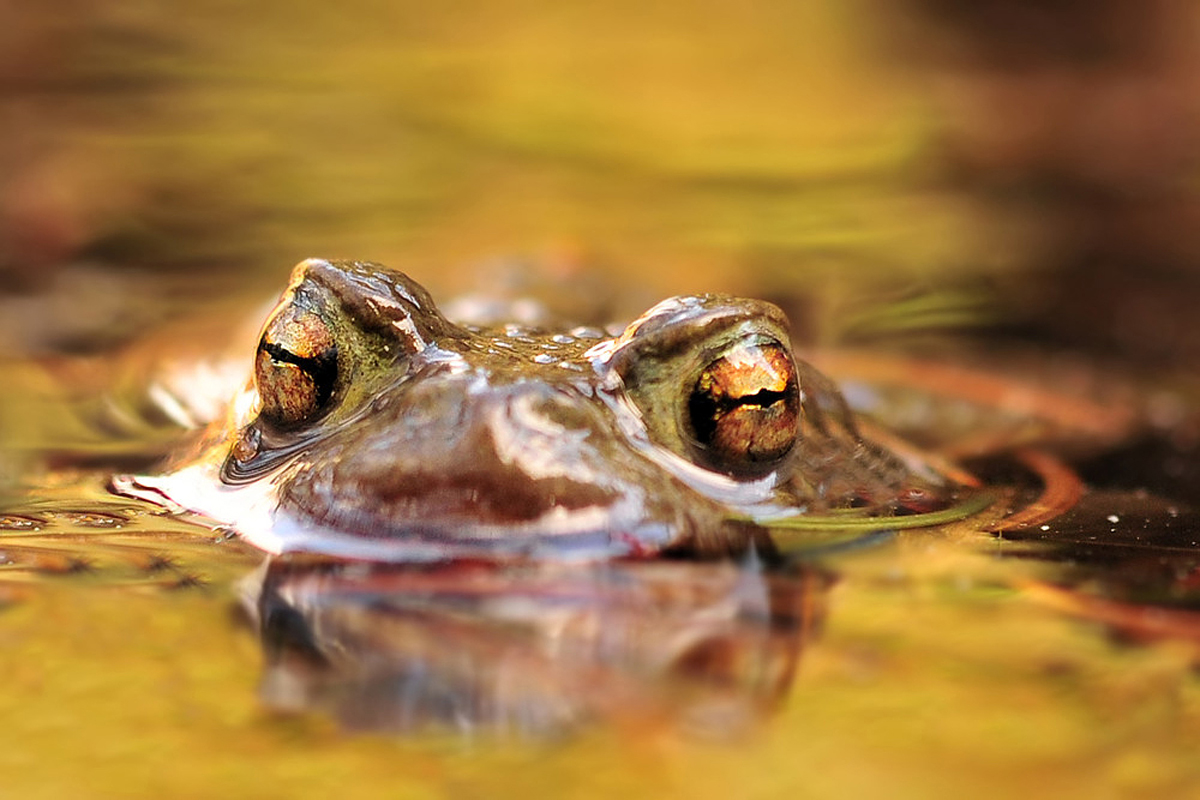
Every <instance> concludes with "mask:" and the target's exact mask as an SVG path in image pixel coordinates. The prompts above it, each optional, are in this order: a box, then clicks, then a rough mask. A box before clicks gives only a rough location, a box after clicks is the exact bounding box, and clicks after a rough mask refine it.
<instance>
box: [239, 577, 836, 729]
mask: <svg viewBox="0 0 1200 800" xmlns="http://www.w3.org/2000/svg"><path fill="white" fill-rule="evenodd" d="M829 585H830V580H829V578H828V577H827V576H826V575H825V574H823V573H819V572H816V571H812V570H796V569H792V570H786V571H779V570H776V571H770V572H767V571H764V570H762V569H760V568H759V565H758V564H757V563H756V561H755V559H754V558H753V557H751V558H750V559H749V560H748V561H747V562H745V563H741V564H738V563H734V562H731V561H727V560H723V561H716V562H707V563H697V562H689V561H669V560H663V561H615V562H591V563H588V564H570V563H565V562H563V561H561V560H551V561H543V562H540V563H526V564H523V565H519V566H513V565H511V564H509V565H505V564H500V563H497V562H495V561H492V562H482V561H471V562H450V563H444V564H437V565H373V566H372V567H370V568H369V569H364V567H363V565H361V564H347V562H344V561H343V562H331V561H326V562H324V563H318V564H313V563H309V564H304V563H297V562H296V561H295V560H292V559H290V558H289V557H284V558H283V559H275V560H273V561H271V562H269V563H268V564H267V565H265V566H264V568H263V570H262V571H260V573H258V574H257V575H255V576H252V580H248V581H247V583H246V586H245V590H246V591H245V594H246V597H245V605H246V607H247V610H248V611H249V612H250V615H251V616H252V618H253V619H254V620H255V621H256V623H257V625H258V627H259V629H260V631H261V635H262V639H263V646H264V650H265V653H266V667H265V673H264V677H263V680H262V684H261V689H260V692H261V694H262V696H263V699H264V701H265V702H266V703H267V705H268V706H269V707H272V708H274V709H277V710H281V711H286V712H313V711H316V712H323V713H326V714H329V715H331V716H333V717H335V718H336V719H338V720H339V721H340V722H341V723H342V724H343V725H344V726H346V727H348V728H351V729H372V730H387V731H393V732H420V731H426V730H429V729H435V730H436V729H439V728H440V729H443V730H446V729H449V730H454V731H457V732H459V733H475V732H486V733H489V734H493V735H516V736H534V737H551V736H556V735H561V734H565V733H570V732H572V731H574V730H576V729H577V728H579V727H580V726H583V725H586V724H588V723H594V722H600V721H615V720H624V721H626V722H640V723H647V724H656V725H665V726H668V727H671V728H673V729H676V730H678V731H680V732H683V733H688V734H691V735H702V736H718V737H728V736H731V735H736V734H737V733H739V732H744V731H746V730H748V729H751V728H752V727H753V726H754V724H755V723H756V721H758V720H759V718H760V717H761V716H762V715H763V714H767V713H769V712H770V711H771V710H773V709H774V708H775V707H776V705H777V704H778V701H779V700H780V699H781V698H782V697H783V695H784V693H785V692H786V691H787V689H788V688H789V687H790V684H791V681H792V678H793V675H794V673H795V670H796V665H797V661H798V659H799V657H800V653H801V650H802V646H803V644H804V642H805V641H806V640H807V638H808V637H809V636H810V635H811V634H812V633H813V632H814V631H815V629H816V628H817V627H818V626H819V623H820V621H821V618H822V616H823V608H824V594H825V590H826V589H827V588H828V586H829Z"/></svg>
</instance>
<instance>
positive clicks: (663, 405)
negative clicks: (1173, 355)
mask: <svg viewBox="0 0 1200 800" xmlns="http://www.w3.org/2000/svg"><path fill="white" fill-rule="evenodd" d="M763 442H765V443H766V444H762V443H763ZM919 483H920V482H919V481H918V480H917V479H916V478H914V477H913V476H912V475H911V474H910V473H909V471H908V470H906V469H905V467H904V466H903V465H902V464H901V463H900V462H899V461H898V460H897V459H896V458H894V457H892V456H891V455H890V454H888V453H887V452H885V451H883V450H882V449H881V448H878V447H875V446H873V445H871V444H870V443H869V442H866V441H864V440H863V439H862V438H861V437H859V436H858V435H857V433H856V431H855V430H854V426H853V422H852V420H851V419H850V417H849V414H848V412H846V411H845V407H844V403H842V401H841V398H840V395H838V394H837V391H836V389H834V388H833V387H832V385H831V384H830V383H829V381H827V380H826V379H824V378H823V377H822V376H820V375H819V374H818V373H816V371H815V370H813V369H812V368H811V367H809V366H808V365H807V364H805V363H803V362H802V361H799V360H797V359H795V357H794V356H793V355H792V350H791V345H790V342H789V340H788V334H787V325H786V320H785V319H784V317H783V315H782V313H781V312H780V311H779V309H778V308H776V307H775V306H772V305H770V304H768V303H764V302H761V301H755V300H745V299H738V298H731V297H726V296H719V295H705V296H699V297H677V298H672V299H670V300H667V301H664V302H662V303H660V304H658V305H657V306H655V307H654V308H652V309H651V310H649V311H648V312H646V314H644V315H643V316H642V317H640V318H639V319H637V320H635V321H634V322H633V323H631V324H630V325H629V326H628V327H627V328H625V330H624V331H623V332H621V333H620V335H618V336H616V337H615V338H613V337H609V336H608V335H607V334H606V333H605V332H603V331H600V330H598V329H593V328H575V329H572V330H570V331H560V332H547V331H541V330H534V329H528V328H523V327H520V326H517V325H511V324H510V325H499V326H495V327H490V328H481V327H474V326H464V325H458V324H455V323H453V322H451V321H449V320H447V319H446V318H445V317H444V316H443V315H442V314H441V313H440V312H439V311H438V309H437V308H436V306H435V305H434V303H433V301H432V300H431V298H430V297H429V295H428V293H427V292H426V291H425V290H424V289H423V288H421V287H420V286H419V285H417V284H416V283H415V282H414V281H412V280H411V279H410V278H408V277H407V276H405V275H403V274H402V273H399V272H396V271H392V270H389V269H387V268H385V267H382V266H379V265H376V264H369V263H361V262H329V261H321V260H315V259H314V260H309V261H305V262H302V263H301V264H300V265H298V266H297V267H296V269H295V270H294V272H293V275H292V281H291V284H290V286H289V287H288V289H287V291H286V292H285V293H284V295H283V297H282V298H281V300H280V302H279V305H278V306H277V307H276V310H275V311H274V312H272V315H271V316H270V317H269V318H268V321H267V323H266V325H265V327H264V332H263V338H262V341H261V343H260V346H259V352H258V355H257V360H256V380H255V382H254V383H253V384H252V385H251V386H250V387H249V388H247V390H246V391H245V393H244V394H243V395H242V396H241V397H239V398H235V400H234V402H233V403H232V404H231V412H230V418H229V419H228V420H227V421H226V422H225V423H224V424H223V425H222V426H220V427H219V429H214V430H213V431H210V432H209V435H208V436H207V438H206V439H205V446H204V449H203V452H202V453H201V454H200V456H199V457H197V458H195V459H194V460H193V461H191V462H190V463H187V464H185V465H184V466H182V467H181V468H180V469H178V470H176V471H174V472H171V473H169V474H167V475H164V476H159V477H141V478H136V479H130V480H128V481H126V482H125V483H124V491H126V492H128V493H130V494H134V495H137V496H141V497H149V498H150V499H156V500H158V501H160V502H168V503H170V504H174V505H177V506H179V507H181V508H183V509H186V510H188V511H192V512H196V513H199V514H202V515H204V516H206V517H209V518H210V519H212V520H214V521H216V522H219V523H222V524H225V525H228V526H230V527H232V528H233V529H235V530H237V531H238V532H239V533H241V534H242V535H243V536H245V537H246V538H247V539H249V540H250V541H251V542H254V543H256V544H258V545H259V546H261V547H263V548H264V549H267V550H269V551H272V552H284V551H293V550H302V551H318V552H323V553H329V554H334V555H341V556H348V557H358V558H368V559H373V560H393V561H403V560H427V559H441V558H446V557H452V556H464V555H465V556H481V557H530V556H533V557H542V556H554V557H585V558H591V557H612V556H626V555H642V554H651V553H658V552H663V551H686V552H689V553H695V554H699V555H716V554H722V553H729V552H734V551H738V550H741V549H744V548H745V547H747V546H748V544H749V543H751V542H754V541H757V542H759V544H760V546H761V547H764V548H769V546H770V545H769V540H768V539H767V537H766V536H765V532H764V531H763V529H762V528H760V527H759V526H757V525H755V524H753V523H750V522H746V521H745V520H746V518H750V517H752V518H759V519H761V518H768V517H772V516H780V515H784V514H792V513H801V512H803V511H805V510H808V509H811V508H814V507H828V506H830V505H845V504H849V503H857V504H862V503H869V504H887V503H890V502H892V501H894V500H895V499H896V498H897V497H898V496H900V495H902V494H903V493H904V492H906V491H907V490H909V489H911V488H913V487H914V486H916V485H918V484H919ZM920 488H921V489H922V490H923V491H928V490H929V489H930V488H931V487H930V486H928V485H921V486H920ZM932 488H934V489H935V490H936V487H932Z"/></svg>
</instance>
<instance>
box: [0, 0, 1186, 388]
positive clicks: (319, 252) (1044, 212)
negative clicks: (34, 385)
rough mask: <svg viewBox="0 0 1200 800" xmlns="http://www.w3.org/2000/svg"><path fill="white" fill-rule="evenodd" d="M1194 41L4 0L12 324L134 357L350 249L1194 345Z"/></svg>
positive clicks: (784, 16) (841, 23)
mask: <svg viewBox="0 0 1200 800" xmlns="http://www.w3.org/2000/svg"><path fill="white" fill-rule="evenodd" d="M1198 35H1200V6H1197V5H1196V4H1194V3H1191V2H1187V0H1143V1H1142V2H1130V1H1129V0H1091V1H1090V2H1082V1H1080V2H1074V1H1073V0H1053V1H1052V2H1045V0H1040V1H1035V0H902V1H901V2H883V0H806V1H805V2H791V3H769V4H762V3H751V4H729V3H724V2H706V1H705V0H700V1H699V2H691V3H686V4H685V3H666V4H653V7H647V5H646V4H644V3H635V2H625V0H616V1H615V2H611V3H604V4H566V5H564V4H548V3H544V2H542V3H535V2H531V1H530V0H501V1H500V2H497V1H496V0H446V1H445V2H439V3H432V4H431V3H406V2H393V1H391V0H388V1H386V2H385V1H384V0H343V2H340V3H296V2H287V3H284V2H278V0H264V1H263V2H258V3H253V4H246V3H238V2H229V0H195V1H194V2H190V3H188V4H186V5H183V6H181V5H180V4H178V3H170V2H165V0H120V1H119V2H103V3H102V2H97V1H96V0H60V1H59V2H56V3H52V4H49V3H36V2H32V0H0V82H2V83H0V85H2V86H3V94H2V101H0V334H2V335H3V336H5V337H6V341H7V342H8V343H9V348H8V349H9V352H10V354H12V353H15V354H17V355H20V354H22V353H46V352H77V351H85V352H86V351H91V350H96V349H104V348H108V347H111V346H112V345H113V344H117V343H120V342H122V341H125V340H127V339H129V338H132V337H135V336H137V335H138V334H139V332H140V331H141V330H143V329H144V328H145V327H146V326H147V325H151V324H154V323H156V322H159V321H162V320H163V319H166V318H170V317H172V316H174V315H176V314H178V313H179V306H180V305H188V306H195V305H197V304H198V303H203V302H207V301H210V300H211V301H216V300H219V299H221V298H223V297H226V296H229V295H231V294H238V295H251V294H252V295H254V296H255V297H259V298H261V297H265V296H268V295H270V294H271V293H272V292H274V291H276V290H277V289H278V287H279V286H280V285H281V284H282V282H283V280H284V278H285V276H286V274H287V270H288V268H289V267H290V265H291V264H293V263H294V262H296V261H298V260H299V259H301V258H304V257H308V256H326V257H353V258H359V259H370V260H377V261H382V262H385V263H388V264H390V265H392V266H396V267H400V268H403V269H405V270H407V271H409V272H410V273H411V274H413V275H414V277H416V278H417V279H418V280H420V281H422V282H424V283H426V284H427V285H428V286H429V287H430V288H431V289H432V290H433V291H434V292H435V296H440V297H443V298H444V297H446V296H447V295H448V294H449V293H453V292H458V291H463V290H468V289H475V288H478V287H480V286H486V285H487V284H488V282H489V281H490V282H497V281H499V282H508V283H512V282H513V281H514V280H515V281H517V282H518V283H520V284H521V285H522V286H525V285H529V286H534V287H550V288H549V289H548V290H546V293H547V294H551V295H553V294H555V293H556V292H557V293H558V295H559V296H560V297H564V296H565V297H567V303H568V305H569V304H570V303H571V302H574V299H572V296H571V293H572V292H574V293H575V295H586V296H587V298H588V299H589V300H590V301H591V302H596V301H597V298H599V302H600V304H601V305H602V306H603V308H602V309H600V311H599V312H597V313H609V312H611V313H616V314H620V313H628V312H629V311H630V310H632V311H637V310H640V307H642V306H644V304H645V302H647V301H653V300H655V299H657V298H659V297H661V296H662V295H665V294H668V293H673V292H681V291H693V292H694V291H709V290H725V291H735V292H739V293H744V294H755V295H762V296H767V297H770V298H773V299H776V300H779V301H781V302H783V303H784V304H785V305H786V306H787V307H788V308H789V309H790V310H791V312H792V314H793V317H794V318H795V320H796V325H797V328H798V330H799V332H800V336H801V338H802V339H804V340H806V341H812V342H831V341H832V342H846V341H861V340H871V341H881V340H882V341H888V340H891V339H893V338H897V337H901V338H902V337H906V336H908V337H911V336H912V335H913V334H914V333H916V334H920V333H922V332H925V331H929V330H937V331H945V330H971V331H978V330H980V329H985V330H987V331H988V332H989V336H992V337H1000V338H1015V339H1017V340H1022V341H1034V342H1039V343H1050V344H1056V345H1057V344H1063V345H1068V346H1070V347H1072V348H1078V349H1082V350H1085V351H1088V352H1093V353H1096V354H1098V355H1102V356H1104V357H1116V358H1119V359H1121V360H1126V361H1131V362H1135V363H1137V364H1139V365H1142V366H1148V367H1150V368H1153V369H1157V368H1159V367H1172V366H1173V367H1179V366H1186V365H1187V364H1189V363H1192V362H1193V361H1194V359H1195V357H1196V356H1197V355H1198V354H1200V323H1198V322H1197V314H1196V313H1195V311H1194V307H1195V305H1196V301H1197V300H1198V299H1200V269H1198V268H1197V257H1198V255H1200V225H1198V224H1197V222H1198V221H1200V203H1198V194H1197V190H1196V178H1195V176H1196V169H1195V167H1196V164H1195V161H1196V155H1197V152H1198V150H1200V115H1198V113H1197V111H1198V109H1197V104H1198V103H1200V91H1198V89H1200V48H1197V47H1195V46H1194V45H1195V42H1196V41H1197V36H1198ZM581 286H582V287H586V291H584V290H581V289H580V288H579V287H581ZM556 287H557V288H556ZM575 299H578V298H575Z"/></svg>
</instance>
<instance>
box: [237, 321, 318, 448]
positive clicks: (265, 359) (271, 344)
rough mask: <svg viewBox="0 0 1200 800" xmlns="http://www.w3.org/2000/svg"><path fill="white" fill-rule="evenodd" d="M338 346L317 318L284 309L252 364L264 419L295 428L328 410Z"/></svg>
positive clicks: (280, 425) (269, 326)
mask: <svg viewBox="0 0 1200 800" xmlns="http://www.w3.org/2000/svg"><path fill="white" fill-rule="evenodd" d="M337 352H338V351H337V343H336V342H335V341H334V338H333V332H332V331H330V329H329V325H328V324H326V322H325V320H323V319H322V318H321V317H320V316H319V315H318V314H316V313H315V312H313V311H309V310H306V309H301V308H298V307H296V306H292V307H289V308H285V309H284V310H283V311H282V312H281V313H279V314H278V315H277V316H276V317H275V318H274V319H272V320H271V322H270V323H269V324H268V325H267V328H266V330H264V331H263V335H262V339H261V340H260V341H259V344H258V354H257V356H256V358H255V363H254V377H255V384H256V385H257V387H258V395H259V398H260V399H261V401H262V412H261V414H262V417H263V418H264V419H266V420H268V421H269V422H271V423H273V424H274V425H276V426H278V427H280V428H291V427H295V426H296V425H300V424H301V423H304V422H307V421H309V420H312V419H314V418H315V417H317V416H319V415H320V414H321V413H323V412H324V411H325V410H326V406H327V405H328V403H329V400H330V398H331V397H332V395H333V390H334V386H335V385H336V383H337V372H338V369H337V367H338V364H337Z"/></svg>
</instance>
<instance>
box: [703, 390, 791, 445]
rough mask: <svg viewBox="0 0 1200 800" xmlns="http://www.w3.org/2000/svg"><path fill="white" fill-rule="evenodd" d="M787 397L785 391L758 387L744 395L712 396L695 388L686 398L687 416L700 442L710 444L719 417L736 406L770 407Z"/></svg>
mask: <svg viewBox="0 0 1200 800" xmlns="http://www.w3.org/2000/svg"><path fill="white" fill-rule="evenodd" d="M786 399H787V391H786V390H784V391H782V392H776V391H772V390H770V389H760V390H759V391H757V392H755V393H754V394H748V395H746V396H744V397H714V396H713V395H712V393H711V392H707V391H703V390H699V389H698V390H695V391H693V392H692V396H691V397H690V398H688V416H689V417H690V418H691V422H692V430H693V431H694V432H695V434H696V438H697V439H698V440H699V441H700V442H701V443H702V444H706V445H707V444H711V443H712V440H713V437H714V436H715V434H716V432H717V423H718V422H720V420H721V418H722V417H724V416H725V415H726V414H728V413H729V412H730V411H733V410H734V409H736V408H741V407H743V406H757V407H758V408H770V407H771V406H772V405H774V404H775V403H778V402H780V401H781V400H786Z"/></svg>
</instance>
